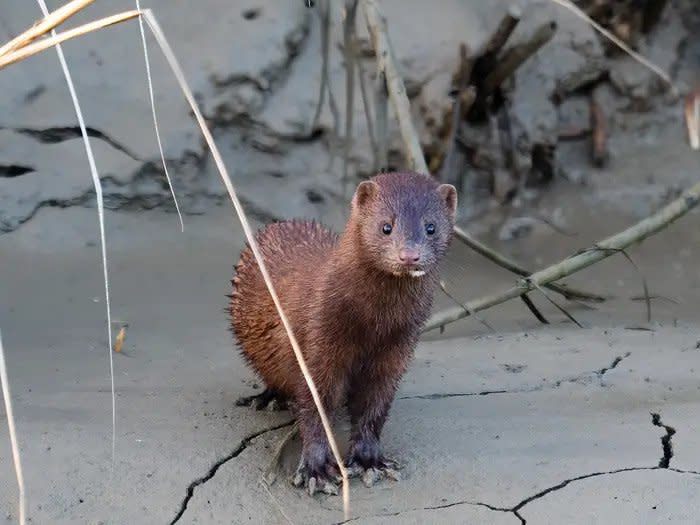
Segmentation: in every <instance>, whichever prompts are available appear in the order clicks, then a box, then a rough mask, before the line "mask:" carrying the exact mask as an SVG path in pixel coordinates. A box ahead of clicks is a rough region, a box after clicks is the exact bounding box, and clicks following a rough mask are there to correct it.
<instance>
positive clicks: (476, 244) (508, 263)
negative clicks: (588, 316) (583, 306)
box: [454, 226, 606, 303]
mask: <svg viewBox="0 0 700 525" xmlns="http://www.w3.org/2000/svg"><path fill="white" fill-rule="evenodd" d="M454 234H455V237H456V238H457V239H458V240H460V241H461V242H463V243H464V244H466V245H467V246H469V248H471V249H472V250H474V251H475V252H476V253H478V254H479V255H481V256H483V257H486V258H487V259H488V260H490V261H491V262H494V263H496V264H497V265H498V266H500V267H502V268H505V269H506V270H508V271H510V272H513V273H514V274H516V275H520V276H521V277H528V276H530V275H532V272H531V271H530V270H528V269H526V268H524V267H523V266H521V265H520V264H518V263H517V262H516V261H514V260H512V259H510V258H508V257H506V256H505V255H502V254H500V253H498V252H496V251H494V250H492V249H491V248H489V247H488V246H486V245H485V244H484V243H482V242H480V241H479V240H477V239H475V238H474V237H472V236H471V235H469V234H468V233H467V232H465V231H464V230H463V229H462V228H460V227H459V226H455V230H454ZM545 286H546V287H547V288H549V289H550V290H552V291H553V292H557V293H558V294H560V295H562V296H564V297H565V298H566V299H569V300H572V299H578V300H581V301H592V302H598V303H599V302H603V301H605V299H606V298H605V297H604V296H602V295H597V294H592V293H589V292H584V291H582V290H577V289H576V288H570V287H568V286H564V285H559V284H554V283H549V284H546V285H545Z"/></svg>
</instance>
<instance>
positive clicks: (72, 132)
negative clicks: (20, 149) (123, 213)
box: [0, 126, 143, 161]
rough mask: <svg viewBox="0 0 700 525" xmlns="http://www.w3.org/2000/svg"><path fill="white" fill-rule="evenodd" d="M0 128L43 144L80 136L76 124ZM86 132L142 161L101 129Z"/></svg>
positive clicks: (56, 142)
mask: <svg viewBox="0 0 700 525" xmlns="http://www.w3.org/2000/svg"><path fill="white" fill-rule="evenodd" d="M0 129H11V130H13V131H16V132H17V133H21V134H22V135H27V136H28V137H31V138H33V139H34V140H37V141H38V142H41V143H43V144H58V143H59V142H65V141H67V140H72V139H77V138H80V137H82V134H81V132H80V128H79V127H78V126H56V127H52V128H43V129H33V128H0ZM86 131H87V134H88V136H89V137H92V138H96V139H99V140H102V141H104V142H106V143H107V144H109V145H110V146H112V147H113V148H114V149H116V150H117V151H121V152H122V153H124V154H125V155H127V156H128V157H131V158H132V159H134V160H138V161H143V159H141V158H139V156H138V155H136V153H134V152H133V151H131V150H130V149H129V148H127V147H126V146H124V145H123V144H121V143H120V142H118V141H117V140H115V139H113V138H112V137H110V136H109V135H107V134H106V133H104V132H103V131H100V130H99V129H96V128H92V127H89V126H88V127H87V128H86Z"/></svg>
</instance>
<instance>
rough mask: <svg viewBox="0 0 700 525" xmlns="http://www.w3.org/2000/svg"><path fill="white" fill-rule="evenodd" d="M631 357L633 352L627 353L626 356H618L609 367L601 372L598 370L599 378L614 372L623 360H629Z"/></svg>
mask: <svg viewBox="0 0 700 525" xmlns="http://www.w3.org/2000/svg"><path fill="white" fill-rule="evenodd" d="M630 355H632V353H631V352H627V353H626V354H624V355H619V356H617V357H616V358H615V359H613V362H612V363H610V365H609V366H606V367H604V368H601V369H600V370H598V377H603V376H604V375H605V374H606V373H607V372H609V371H610V370H613V369H615V368H617V365H619V364H620V363H621V362H622V360H623V359H627V358H628V357H629V356H630Z"/></svg>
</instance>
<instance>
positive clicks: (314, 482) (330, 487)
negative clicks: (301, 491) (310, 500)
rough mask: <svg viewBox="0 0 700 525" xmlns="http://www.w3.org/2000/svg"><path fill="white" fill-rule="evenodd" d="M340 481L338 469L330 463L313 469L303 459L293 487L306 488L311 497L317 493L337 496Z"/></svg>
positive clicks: (293, 481)
mask: <svg viewBox="0 0 700 525" xmlns="http://www.w3.org/2000/svg"><path fill="white" fill-rule="evenodd" d="M340 480H341V477H340V473H339V471H338V468H337V467H336V466H335V465H334V464H332V463H331V462H330V461H326V462H325V463H323V464H321V465H319V466H317V467H312V466H310V465H309V463H308V462H306V461H305V460H304V458H303V457H302V459H301V461H300V462H299V467H297V470H296V472H295V473H294V476H293V477H292V485H294V486H295V487H304V488H306V489H307V490H308V491H309V495H310V496H313V495H314V494H315V493H316V492H322V493H324V494H328V495H331V496H337V495H338V485H339V484H340Z"/></svg>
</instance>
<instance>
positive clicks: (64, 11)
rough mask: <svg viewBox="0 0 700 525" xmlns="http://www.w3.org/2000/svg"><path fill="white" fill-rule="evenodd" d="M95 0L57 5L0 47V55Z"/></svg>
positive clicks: (61, 21) (41, 33) (36, 35)
mask: <svg viewBox="0 0 700 525" xmlns="http://www.w3.org/2000/svg"><path fill="white" fill-rule="evenodd" d="M94 1H95V0H73V1H72V2H68V3H67V4H66V5H64V6H61V7H59V8H58V9H56V10H55V11H53V12H52V13H50V14H48V15H46V16H45V17H44V18H43V19H42V20H39V21H38V22H37V23H35V24H34V25H33V26H32V27H30V28H29V29H27V30H26V31H25V32H24V33H22V34H21V35H18V36H16V37H15V38H13V39H12V40H10V41H9V42H8V43H7V44H5V45H4V46H2V47H0V56H2V55H6V54H7V53H9V52H10V51H15V50H17V49H19V48H20V47H24V46H26V45H27V44H29V43H30V42H31V41H33V40H34V39H36V38H38V37H40V36H41V35H44V34H46V33H48V32H49V31H51V30H52V29H54V28H55V27H56V26H58V25H60V24H62V23H63V22H64V21H65V20H67V19H68V18H70V17H71V16H73V15H74V14H76V13H77V12H78V11H81V10H82V9H84V8H85V7H87V6H88V5H90V4H91V3H93V2H94Z"/></svg>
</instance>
